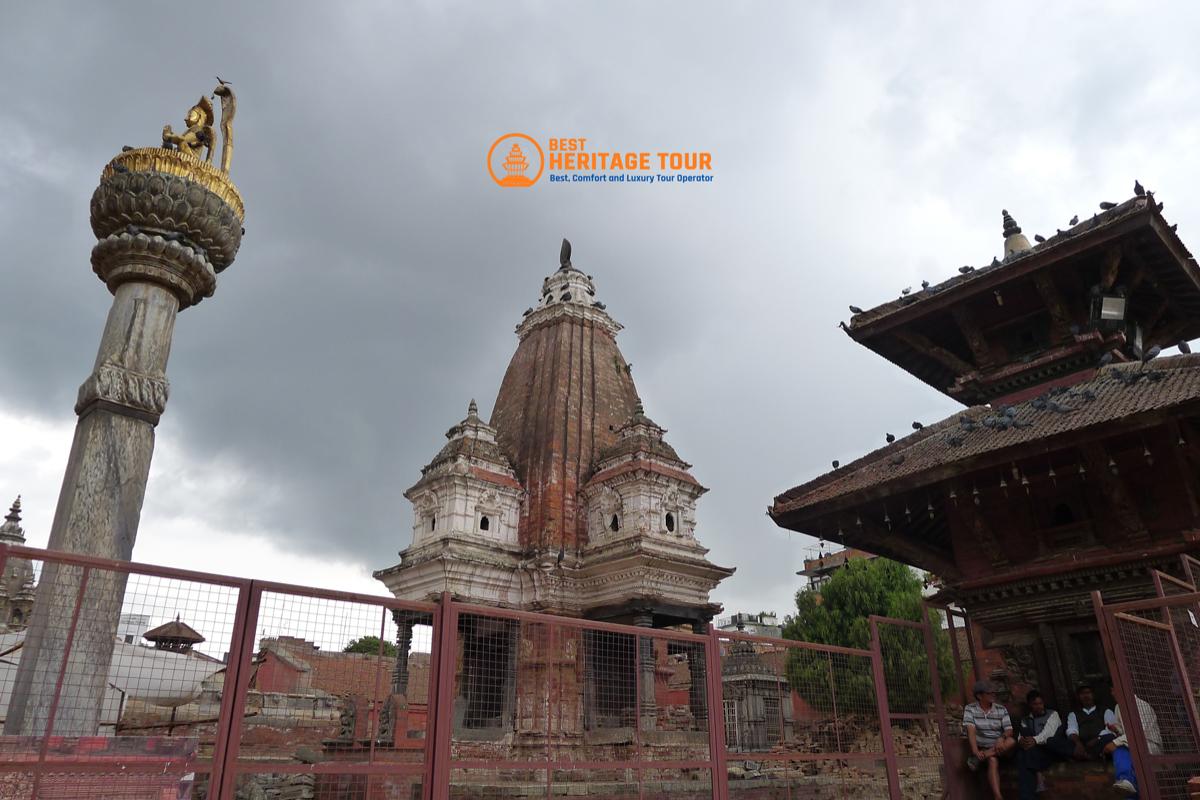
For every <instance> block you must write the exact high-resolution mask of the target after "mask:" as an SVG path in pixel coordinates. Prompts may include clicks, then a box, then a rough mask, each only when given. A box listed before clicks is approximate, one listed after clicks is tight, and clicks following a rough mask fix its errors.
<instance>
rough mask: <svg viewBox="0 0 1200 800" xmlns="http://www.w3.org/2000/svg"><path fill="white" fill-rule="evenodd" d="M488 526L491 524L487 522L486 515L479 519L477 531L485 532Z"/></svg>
mask: <svg viewBox="0 0 1200 800" xmlns="http://www.w3.org/2000/svg"><path fill="white" fill-rule="evenodd" d="M489 525H491V522H490V521H489V520H488V518H487V515H486V514H485V515H483V516H482V517H480V518H479V530H481V531H486V530H487V529H488V526H489Z"/></svg>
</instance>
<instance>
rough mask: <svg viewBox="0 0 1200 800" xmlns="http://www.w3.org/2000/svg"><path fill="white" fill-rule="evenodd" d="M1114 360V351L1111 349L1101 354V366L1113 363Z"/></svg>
mask: <svg viewBox="0 0 1200 800" xmlns="http://www.w3.org/2000/svg"><path fill="white" fill-rule="evenodd" d="M1112 360H1113V354H1112V351H1111V350H1109V351H1108V352H1107V353H1105V354H1104V355H1102V356H1100V366H1102V367H1107V366H1108V365H1109V364H1111V363H1112Z"/></svg>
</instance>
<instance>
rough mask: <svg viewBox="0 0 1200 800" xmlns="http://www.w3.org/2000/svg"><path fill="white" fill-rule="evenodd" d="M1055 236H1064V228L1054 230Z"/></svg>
mask: <svg viewBox="0 0 1200 800" xmlns="http://www.w3.org/2000/svg"><path fill="white" fill-rule="evenodd" d="M1054 235H1055V236H1062V235H1063V229H1062V228H1055V229H1054Z"/></svg>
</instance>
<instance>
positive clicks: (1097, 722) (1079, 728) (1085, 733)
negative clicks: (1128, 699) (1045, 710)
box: [1067, 683, 1114, 761]
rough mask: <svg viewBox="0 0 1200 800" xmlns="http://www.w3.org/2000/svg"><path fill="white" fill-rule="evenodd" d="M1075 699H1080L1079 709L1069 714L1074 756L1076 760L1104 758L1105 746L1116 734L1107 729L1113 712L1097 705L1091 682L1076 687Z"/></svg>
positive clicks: (1068, 720)
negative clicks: (1102, 754)
mask: <svg viewBox="0 0 1200 800" xmlns="http://www.w3.org/2000/svg"><path fill="white" fill-rule="evenodd" d="M1075 699H1076V700H1078V701H1079V710H1078V711H1072V712H1071V713H1070V714H1068V715H1067V738H1069V739H1070V740H1071V741H1072V742H1073V743H1074V745H1075V747H1074V753H1073V756H1074V758H1075V760H1076V761H1090V760H1094V759H1098V758H1102V756H1101V753H1102V752H1103V751H1104V746H1105V745H1107V744H1108V743H1109V742H1111V741H1112V738H1113V736H1114V734H1113V733H1112V732H1111V731H1109V730H1107V728H1108V726H1109V725H1111V724H1112V722H1113V712H1112V710H1111V709H1108V708H1098V707H1097V706H1096V696H1095V693H1094V692H1093V691H1092V687H1091V686H1090V685H1089V684H1086V683H1081V684H1079V686H1078V687H1076V689H1075Z"/></svg>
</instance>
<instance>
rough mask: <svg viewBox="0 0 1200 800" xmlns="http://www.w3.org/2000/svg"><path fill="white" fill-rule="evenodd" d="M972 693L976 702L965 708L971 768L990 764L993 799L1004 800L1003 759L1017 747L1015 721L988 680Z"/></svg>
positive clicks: (964, 722) (988, 770)
mask: <svg viewBox="0 0 1200 800" xmlns="http://www.w3.org/2000/svg"><path fill="white" fill-rule="evenodd" d="M972 694H974V695H975V702H974V703H971V704H969V705H968V706H967V707H966V708H964V709H963V727H964V728H965V729H966V731H967V744H968V745H969V746H970V748H971V754H970V755H969V756H967V767H968V768H969V769H970V770H971V771H972V772H974V771H976V770H978V769H979V767H980V766H981V765H982V764H987V776H988V785H989V786H990V787H991V790H992V798H993V800H1004V798H1003V796H1002V795H1001V794H1000V759H1001V758H1002V757H1004V756H1005V755H1007V754H1009V753H1011V752H1012V749H1013V748H1014V747H1015V746H1016V744H1017V743H1016V741H1015V740H1014V739H1013V726H1012V720H1011V719H1009V717H1008V709H1006V708H1005V707H1004V706H1002V705H1000V704H999V703H997V702H996V701H995V690H994V689H993V688H992V685H991V684H990V683H988V682H987V681H976V682H975V686H974V689H973V691H972Z"/></svg>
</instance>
